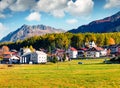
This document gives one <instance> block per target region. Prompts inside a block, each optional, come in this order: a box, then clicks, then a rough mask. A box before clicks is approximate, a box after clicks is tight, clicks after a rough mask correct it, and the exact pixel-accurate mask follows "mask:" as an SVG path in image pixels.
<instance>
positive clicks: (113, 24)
mask: <svg viewBox="0 0 120 88" xmlns="http://www.w3.org/2000/svg"><path fill="white" fill-rule="evenodd" d="M68 32H71V33H86V32H93V33H106V32H120V11H119V12H118V13H116V14H114V15H112V16H110V17H106V18H104V19H101V20H96V21H93V22H91V23H89V24H88V25H82V26H80V27H78V28H77V29H72V30H70V31H68Z"/></svg>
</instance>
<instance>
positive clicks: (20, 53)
mask: <svg viewBox="0 0 120 88" xmlns="http://www.w3.org/2000/svg"><path fill="white" fill-rule="evenodd" d="M31 52H32V51H31V50H30V49H29V48H21V49H20V52H19V55H20V56H21V55H23V54H27V53H31Z"/></svg>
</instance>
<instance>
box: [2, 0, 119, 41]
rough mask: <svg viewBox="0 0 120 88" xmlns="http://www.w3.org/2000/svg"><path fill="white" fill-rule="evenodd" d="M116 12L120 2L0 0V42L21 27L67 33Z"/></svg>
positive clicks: (106, 0) (96, 0) (93, 0)
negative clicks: (37, 26) (42, 25)
mask: <svg viewBox="0 0 120 88" xmlns="http://www.w3.org/2000/svg"><path fill="white" fill-rule="evenodd" d="M118 11H120V0H0V31H1V32H0V39H1V38H2V37H4V36H6V35H7V34H8V33H10V32H12V31H14V30H16V29H17V28H20V27H21V26H22V25H23V24H27V25H38V24H44V25H47V26H52V27H55V28H61V29H64V30H66V31H67V30H70V29H73V28H77V27H79V26H81V25H84V24H88V23H89V22H91V21H93V20H98V19H101V18H105V17H107V16H110V15H113V14H115V13H117V12H118Z"/></svg>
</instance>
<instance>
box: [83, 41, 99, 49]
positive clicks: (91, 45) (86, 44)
mask: <svg viewBox="0 0 120 88" xmlns="http://www.w3.org/2000/svg"><path fill="white" fill-rule="evenodd" d="M85 46H87V47H89V48H93V47H97V46H96V44H95V42H94V41H92V42H89V43H85Z"/></svg>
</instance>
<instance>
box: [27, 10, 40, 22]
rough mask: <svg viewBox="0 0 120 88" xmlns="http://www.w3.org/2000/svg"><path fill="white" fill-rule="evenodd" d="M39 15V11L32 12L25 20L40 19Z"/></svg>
mask: <svg viewBox="0 0 120 88" xmlns="http://www.w3.org/2000/svg"><path fill="white" fill-rule="evenodd" d="M40 19H41V15H40V14H39V12H33V13H31V14H30V15H29V16H28V17H26V20H28V21H40Z"/></svg>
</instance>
